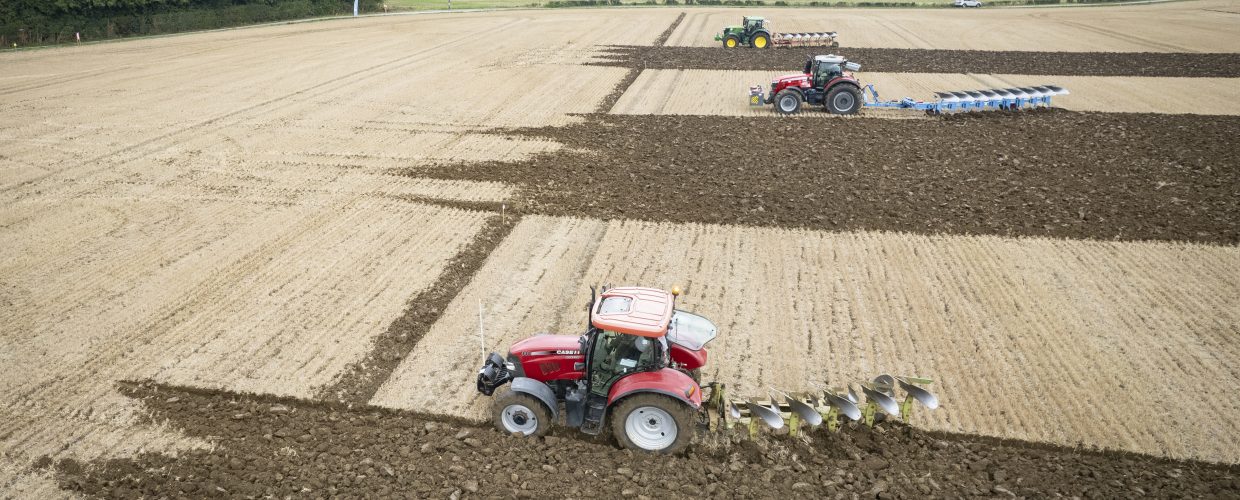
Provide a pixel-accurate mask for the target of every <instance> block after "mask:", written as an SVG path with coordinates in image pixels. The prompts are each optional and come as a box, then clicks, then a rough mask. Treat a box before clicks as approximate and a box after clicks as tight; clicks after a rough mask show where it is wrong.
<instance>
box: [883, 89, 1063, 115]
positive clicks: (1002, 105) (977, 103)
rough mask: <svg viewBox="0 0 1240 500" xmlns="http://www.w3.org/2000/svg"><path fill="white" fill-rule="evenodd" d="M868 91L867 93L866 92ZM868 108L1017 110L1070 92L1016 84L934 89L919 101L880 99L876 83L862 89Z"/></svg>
mask: <svg viewBox="0 0 1240 500" xmlns="http://www.w3.org/2000/svg"><path fill="white" fill-rule="evenodd" d="M867 91H868V94H867ZM861 93H862V96H863V98H864V102H863V103H862V104H863V105H864V106H865V107H867V108H897V109H915V110H920V111H925V112H927V113H931V114H941V113H952V112H957V111H986V110H989V109H999V110H1016V109H1023V108H1026V107H1028V108H1036V107H1038V106H1048V107H1049V106H1050V105H1051V98H1052V97H1054V96H1057V95H1067V94H1068V90H1067V89H1065V88H1063V87H1059V86H1055V85H1041V86H1036V87H1016V88H1007V89H989V90H968V91H963V92H935V93H934V94H935V96H936V97H937V99H936V100H934V101H918V100H916V99H913V98H911V97H905V98H903V99H900V100H896V101H884V100H881V99H879V97H878V91H877V90H874V84H869V85H866V86H865V88H864V89H863V90H862V92H861Z"/></svg>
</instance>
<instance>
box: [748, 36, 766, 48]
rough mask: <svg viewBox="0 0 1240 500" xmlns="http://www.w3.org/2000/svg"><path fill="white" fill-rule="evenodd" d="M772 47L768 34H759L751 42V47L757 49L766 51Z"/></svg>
mask: <svg viewBox="0 0 1240 500" xmlns="http://www.w3.org/2000/svg"><path fill="white" fill-rule="evenodd" d="M770 45H771V37H769V36H767V34H766V33H758V34H757V35H754V36H753V39H752V40H750V41H749V46H750V47H753V48H755V49H765V48H767V47H769V46H770Z"/></svg>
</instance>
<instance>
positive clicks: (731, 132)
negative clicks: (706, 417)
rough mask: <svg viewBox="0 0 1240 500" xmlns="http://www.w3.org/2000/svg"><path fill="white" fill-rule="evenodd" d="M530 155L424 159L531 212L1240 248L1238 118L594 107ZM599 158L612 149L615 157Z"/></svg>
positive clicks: (437, 174)
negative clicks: (506, 189) (508, 194)
mask: <svg viewBox="0 0 1240 500" xmlns="http://www.w3.org/2000/svg"><path fill="white" fill-rule="evenodd" d="M505 133H510V134H518V135H529V136H535V137H546V138H549V139H553V140H555V141H557V142H560V143H562V144H564V145H565V147H564V148H563V149H561V150H559V151H557V152H553V153H548V154H540V155H535V156H533V157H531V158H530V159H529V160H525V161H513V162H488V163H460V164H453V165H441V166H436V167H434V168H417V167H415V168H410V169H406V170H405V171H404V172H405V173H406V174H407V175H412V176H415V177H432V178H442V179H462V180H477V181H497V182H504V183H512V184H516V185H520V186H522V187H524V188H525V193H526V194H525V196H526V197H527V198H528V200H529V201H528V202H526V203H525V204H526V205H528V206H525V207H523V209H524V210H528V211H532V212H533V213H544V214H551V215H578V216H590V217H597V218H604V219H612V218H635V219H643V220H656V221H673V222H706V223H721V224H741V225H756V226H781V227H803V228H811V229H826V230H845V231H847V230H893V231H908V232H915V233H928V234H934V233H952V234H994V235H1002V236H1050V237H1059V238H1090V239H1101V240H1110V239H1118V240H1175V241H1193V242H1203V243H1218V244H1236V243H1238V242H1240V196H1237V194H1238V192H1237V190H1236V186H1240V167H1238V166H1240V150H1237V149H1236V148H1234V147H1232V138H1234V137H1237V136H1240V118H1237V117H1230V116H1188V115H1158V114H1114V113H1111V114H1099V113H1075V112H1067V111H1062V110H1050V111H1040V112H1020V113H1004V112H994V113H987V114H977V115H958V116H950V117H945V118H942V119H936V120H899V121H893V120H883V119H870V118H857V119H852V120H823V121H822V123H817V121H815V123H813V125H812V126H807V125H806V124H805V123H804V121H802V120H795V121H791V120H782V119H780V118H778V117H701V116H640V115H635V116H593V117H591V118H590V120H588V121H586V122H583V123H579V124H575V125H570V126H567V127H554V128H551V127H548V128H539V129H525V130H509V131H505ZM598 158H607V165H606V167H602V166H600V165H599V163H598Z"/></svg>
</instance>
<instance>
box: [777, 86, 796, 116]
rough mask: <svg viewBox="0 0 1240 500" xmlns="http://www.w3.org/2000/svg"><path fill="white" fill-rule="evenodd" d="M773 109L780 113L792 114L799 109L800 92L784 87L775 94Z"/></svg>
mask: <svg viewBox="0 0 1240 500" xmlns="http://www.w3.org/2000/svg"><path fill="white" fill-rule="evenodd" d="M775 111H778V112H780V114H785V115H793V114H796V113H798V112H800V111H801V94H798V93H797V91H795V90H790V89H784V90H781V91H779V93H778V94H775Z"/></svg>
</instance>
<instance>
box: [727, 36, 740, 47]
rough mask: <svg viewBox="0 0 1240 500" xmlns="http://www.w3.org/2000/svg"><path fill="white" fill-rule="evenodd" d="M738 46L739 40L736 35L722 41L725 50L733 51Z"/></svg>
mask: <svg viewBox="0 0 1240 500" xmlns="http://www.w3.org/2000/svg"><path fill="white" fill-rule="evenodd" d="M740 44H741V39H740V38H739V37H737V36H736V35H728V37H727V38H724V39H723V46H724V47H725V48H729V49H735V48H736V46H737V45H740Z"/></svg>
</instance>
